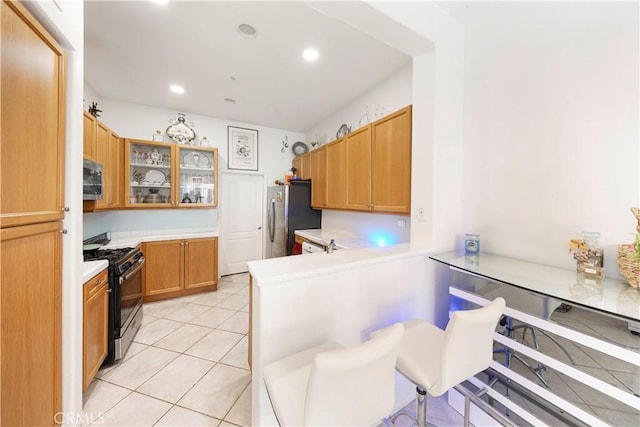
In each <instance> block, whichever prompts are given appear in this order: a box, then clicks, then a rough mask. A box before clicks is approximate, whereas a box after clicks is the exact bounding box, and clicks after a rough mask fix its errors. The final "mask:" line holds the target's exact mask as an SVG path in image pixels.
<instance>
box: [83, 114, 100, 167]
mask: <svg viewBox="0 0 640 427" xmlns="http://www.w3.org/2000/svg"><path fill="white" fill-rule="evenodd" d="M97 121H98V119H96V118H95V117H94V116H93V115H92V114H90V113H88V112H87V111H83V112H82V129H83V139H82V155H83V157H84V158H85V159H89V160H93V161H96V153H97V151H98V147H97V141H96V123H97Z"/></svg>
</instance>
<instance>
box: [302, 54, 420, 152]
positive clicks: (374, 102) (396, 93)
mask: <svg viewBox="0 0 640 427" xmlns="http://www.w3.org/2000/svg"><path fill="white" fill-rule="evenodd" d="M411 67H412V66H411V62H409V63H408V64H407V65H406V66H405V67H402V68H401V69H399V70H398V71H396V72H395V73H393V74H391V75H390V76H388V77H387V78H386V79H384V80H383V81H381V82H380V83H378V84H377V85H376V86H374V87H372V88H371V89H370V90H368V91H367V93H365V94H363V95H362V96H360V97H358V98H357V99H355V100H353V102H351V103H350V104H349V105H347V106H345V107H344V108H342V109H341V110H339V111H336V112H335V113H333V114H332V115H331V116H329V117H326V118H325V119H323V120H321V121H320V122H319V123H317V124H316V125H314V126H313V127H312V128H311V129H309V130H307V131H306V132H305V134H306V140H307V141H308V142H311V141H318V142H320V143H321V144H325V143H327V142H331V141H333V140H335V139H336V133H337V132H338V129H339V128H340V126H341V125H342V124H343V123H344V124H346V125H347V126H350V127H351V131H355V130H356V129H358V128H359V127H361V126H366V125H367V124H369V123H370V122H373V121H375V120H377V119H379V118H380V117H382V116H384V115H387V114H389V113H393V112H394V111H396V110H399V109H401V108H403V107H406V106H407V105H409V104H411V71H412V68H411ZM367 109H368V112H369V121H367V120H366V118H364V117H363V116H364V114H365V113H366V112H367ZM376 113H379V115H378V116H377V117H376Z"/></svg>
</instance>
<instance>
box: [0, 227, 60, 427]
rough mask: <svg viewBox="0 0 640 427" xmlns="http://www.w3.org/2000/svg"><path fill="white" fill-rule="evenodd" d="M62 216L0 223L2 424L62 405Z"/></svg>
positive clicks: (37, 421) (34, 420) (47, 416)
mask: <svg viewBox="0 0 640 427" xmlns="http://www.w3.org/2000/svg"><path fill="white" fill-rule="evenodd" d="M61 230H62V222H61V221H54V222H47V223H43V224H34V225H28V226H20V227H10V228H3V229H0V241H1V245H0V261H1V264H0V265H1V266H2V267H1V268H0V325H1V328H0V425H1V426H52V425H54V424H57V423H56V418H55V415H56V413H58V412H59V411H60V410H61V392H62V387H61V367H62V358H61V347H60V343H61V338H60V337H61V317H60V316H61V314H60V307H61V305H62V301H61V283H62V234H61V233H60V231H61Z"/></svg>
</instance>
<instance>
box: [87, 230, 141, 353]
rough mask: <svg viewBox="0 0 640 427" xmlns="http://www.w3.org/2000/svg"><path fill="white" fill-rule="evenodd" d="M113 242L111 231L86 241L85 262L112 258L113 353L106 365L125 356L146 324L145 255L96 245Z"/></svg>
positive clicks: (110, 329)
mask: <svg viewBox="0 0 640 427" xmlns="http://www.w3.org/2000/svg"><path fill="white" fill-rule="evenodd" d="M108 242H109V236H108V234H107V233H103V234H100V235H98V236H94V237H92V238H90V239H87V240H85V241H84V242H83V243H84V245H85V247H91V248H92V249H89V250H87V249H85V250H84V251H83V256H84V260H85V261H95V260H101V259H103V260H107V261H109V290H108V292H109V321H108V332H107V334H108V348H109V353H108V354H107V358H106V359H105V361H104V364H111V363H113V362H114V361H117V360H119V359H121V358H122V357H124V355H125V354H126V352H127V350H128V348H129V346H130V345H131V342H132V341H133V338H134V337H135V335H136V333H137V332H138V330H139V329H140V325H141V323H142V272H143V270H142V267H143V265H144V254H143V253H142V251H141V250H140V248H139V247H136V248H117V249H116V248H108V249H105V248H103V247H98V248H97V249H96V248H95V246H98V245H105V244H107V243H108Z"/></svg>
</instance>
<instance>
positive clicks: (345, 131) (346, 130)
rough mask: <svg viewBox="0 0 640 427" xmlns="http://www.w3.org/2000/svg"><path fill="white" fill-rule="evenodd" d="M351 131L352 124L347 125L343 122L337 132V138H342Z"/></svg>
mask: <svg viewBox="0 0 640 427" xmlns="http://www.w3.org/2000/svg"><path fill="white" fill-rule="evenodd" d="M349 132H351V126H349V127H347V125H346V124H343V125H342V126H340V128H339V129H338V132H336V139H338V138H342V137H343V136H345V135H347V134H348V133H349Z"/></svg>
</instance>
